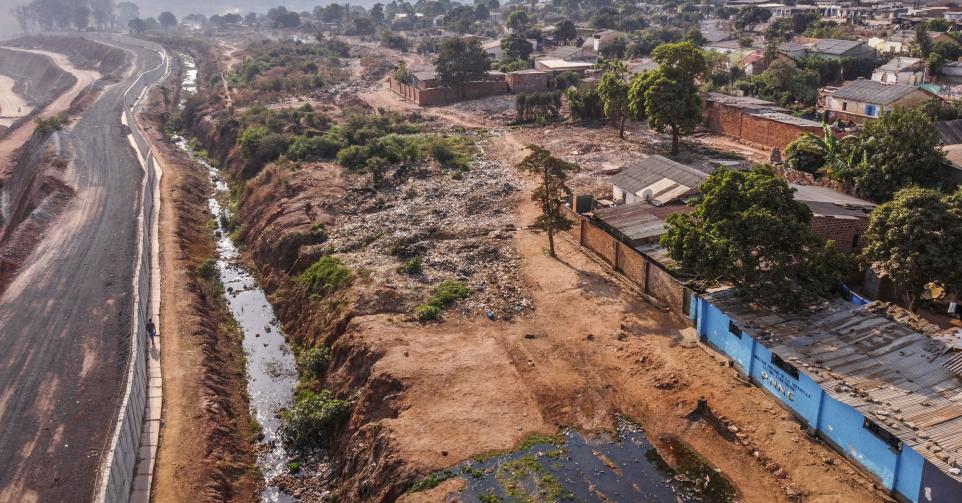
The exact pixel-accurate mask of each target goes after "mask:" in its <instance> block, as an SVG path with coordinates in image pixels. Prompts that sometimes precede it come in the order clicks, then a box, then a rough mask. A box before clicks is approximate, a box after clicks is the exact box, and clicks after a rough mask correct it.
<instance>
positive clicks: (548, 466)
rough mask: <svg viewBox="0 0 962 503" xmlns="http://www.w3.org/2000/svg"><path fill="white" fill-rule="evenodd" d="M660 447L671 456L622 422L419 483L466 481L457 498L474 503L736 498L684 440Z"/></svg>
mask: <svg viewBox="0 0 962 503" xmlns="http://www.w3.org/2000/svg"><path fill="white" fill-rule="evenodd" d="M659 447H660V448H661V451H662V452H665V453H666V457H662V455H661V454H659V451H658V450H656V449H655V447H654V446H653V445H652V443H651V441H650V440H649V439H648V437H647V436H646V435H645V432H644V431H643V430H642V429H641V428H640V427H639V426H637V425H635V424H634V423H631V422H628V421H620V422H619V425H618V429H617V431H616V432H615V433H614V434H609V433H601V434H598V435H589V436H586V435H582V434H581V433H579V432H577V431H573V430H566V431H565V432H564V433H562V434H561V435H559V436H558V437H544V438H534V439H529V440H528V441H526V442H525V444H524V445H523V447H522V448H521V449H520V450H518V451H516V452H512V453H509V454H502V455H498V456H494V457H489V458H476V459H474V460H472V461H469V462H466V463H464V464H462V465H459V466H457V467H455V468H453V469H451V470H446V471H443V472H439V473H437V474H434V475H432V476H429V477H427V478H426V479H424V480H422V481H420V482H419V484H421V485H422V486H425V488H429V487H430V486H432V485H435V482H437V481H442V480H444V479H447V478H450V477H462V478H464V479H465V481H466V484H465V488H464V491H463V492H462V493H461V494H460V495H459V499H458V501H464V502H476V503H494V502H508V501H531V502H567V501H571V502H577V501H582V502H591V501H608V502H623V503H692V502H704V503H730V502H736V501H738V497H737V491H736V490H735V488H734V486H733V485H732V484H731V482H729V481H728V480H727V479H726V478H725V477H724V476H722V475H721V474H720V473H718V472H717V471H716V470H715V469H713V468H711V467H710V466H709V465H707V463H705V462H704V460H702V459H701V457H700V456H698V455H697V454H696V453H694V451H692V450H691V449H690V448H688V447H687V446H686V445H685V444H684V443H682V442H681V441H679V440H677V439H674V438H671V437H666V438H664V439H660V440H659ZM666 458H667V459H666ZM415 490H417V489H415Z"/></svg>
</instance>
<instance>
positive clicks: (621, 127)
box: [598, 61, 629, 139]
mask: <svg viewBox="0 0 962 503" xmlns="http://www.w3.org/2000/svg"><path fill="white" fill-rule="evenodd" d="M627 74H628V67H627V66H626V65H625V64H624V63H623V62H621V61H615V62H609V63H608V71H606V72H605V73H604V75H602V76H601V82H599V83H598V95H599V96H600V97H601V103H602V105H603V106H604V109H605V116H606V117H608V120H609V121H611V122H613V123H616V124H618V137H619V138H621V139H624V138H625V119H626V118H627V117H628V114H629V109H628V81H627V80H625V76H626V75H627Z"/></svg>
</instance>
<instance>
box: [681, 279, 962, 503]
mask: <svg viewBox="0 0 962 503" xmlns="http://www.w3.org/2000/svg"><path fill="white" fill-rule="evenodd" d="M689 313H690V318H691V320H693V321H694V324H695V327H696V328H697V330H698V334H699V337H700V338H701V339H702V341H704V342H705V343H707V344H708V345H709V346H711V347H713V348H714V349H716V350H717V351H719V352H720V353H722V354H723V355H725V356H726V357H728V358H730V359H731V360H732V362H733V364H734V367H735V368H736V369H737V370H738V372H739V373H741V374H742V375H744V376H745V377H746V378H748V379H749V380H750V381H751V382H752V383H753V384H755V385H756V386H758V387H760V388H762V389H764V390H765V391H766V392H767V393H768V394H769V395H770V396H771V397H773V398H774V399H775V400H777V401H778V402H779V403H780V404H781V405H782V406H783V407H785V408H786V409H788V410H789V411H791V412H792V414H793V415H794V416H795V417H797V418H798V419H799V420H800V421H802V422H803V423H804V424H805V425H806V426H807V427H808V429H809V431H811V432H813V433H814V434H815V435H817V436H818V437H819V438H821V439H822V440H824V441H825V442H826V443H828V444H829V445H830V446H832V447H833V448H834V449H835V450H837V451H838V452H839V453H840V454H842V455H844V456H845V457H846V458H848V459H849V460H850V461H851V462H852V463H854V464H855V465H856V466H858V467H859V468H860V469H861V470H862V471H863V472H865V473H866V474H867V475H869V476H870V477H871V478H873V479H874V480H876V481H877V482H878V483H879V484H880V485H881V486H882V487H884V488H885V489H886V490H887V491H889V492H890V493H891V494H892V495H894V496H895V497H896V499H898V500H900V501H909V502H912V503H921V502H925V503H956V502H959V501H962V484H959V483H958V482H957V481H955V480H954V479H952V478H951V477H949V476H948V475H946V474H945V473H943V472H942V471H941V470H939V469H938V467H936V466H935V465H933V464H932V463H930V462H928V461H927V460H925V458H923V457H922V456H921V455H920V454H919V453H918V452H916V451H915V450H913V449H912V447H910V446H908V445H904V444H903V445H902V446H901V448H900V449H896V448H893V446H892V445H890V444H888V443H886V442H885V441H884V440H882V439H881V438H879V437H878V436H877V435H875V434H874V433H873V432H871V431H870V430H869V429H867V428H866V419H868V420H869V421H873V418H866V417H865V416H864V415H863V414H862V413H861V412H859V411H858V410H856V409H854V408H853V407H851V406H849V405H847V404H845V403H843V402H841V401H839V400H836V399H835V398H833V397H832V396H831V395H830V394H829V393H828V392H826V391H825V390H824V389H822V387H821V386H820V385H819V384H818V383H817V382H816V381H815V380H813V379H812V378H810V377H809V376H808V375H806V374H805V372H804V370H803V369H799V372H798V377H795V376H793V375H791V374H789V373H787V372H785V371H784V370H783V369H782V368H780V367H779V366H777V365H775V364H773V360H774V358H773V353H772V351H771V350H769V349H768V348H767V347H766V346H765V345H764V344H763V343H762V342H760V340H758V339H756V338H755V337H754V336H753V334H751V333H750V332H747V331H745V330H744V327H738V325H737V324H735V323H734V322H733V320H732V319H731V318H730V317H729V316H728V315H727V314H726V313H725V312H723V311H722V310H720V309H719V308H717V307H716V306H715V305H713V304H712V303H711V302H710V301H709V300H707V299H705V298H702V297H699V296H697V295H693V296H692V298H691V305H690V308H689Z"/></svg>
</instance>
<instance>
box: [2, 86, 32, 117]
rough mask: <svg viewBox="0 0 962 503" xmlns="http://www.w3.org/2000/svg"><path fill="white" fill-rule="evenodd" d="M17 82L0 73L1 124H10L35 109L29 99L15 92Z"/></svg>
mask: <svg viewBox="0 0 962 503" xmlns="http://www.w3.org/2000/svg"><path fill="white" fill-rule="evenodd" d="M15 83H16V82H15V81H14V80H13V79H12V78H10V77H7V76H6V75H0V126H9V125H11V124H13V123H14V122H15V121H16V120H17V119H19V118H20V117H23V116H24V115H27V114H29V113H30V111H31V110H33V107H31V106H30V104H28V103H27V100H25V99H24V98H23V97H22V96H20V95H19V94H17V93H15V92H13V85H14V84H15Z"/></svg>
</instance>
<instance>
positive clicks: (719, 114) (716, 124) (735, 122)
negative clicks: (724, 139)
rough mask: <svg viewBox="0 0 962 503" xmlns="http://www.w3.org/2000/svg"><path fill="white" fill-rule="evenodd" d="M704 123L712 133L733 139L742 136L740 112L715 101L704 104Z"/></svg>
mask: <svg viewBox="0 0 962 503" xmlns="http://www.w3.org/2000/svg"><path fill="white" fill-rule="evenodd" d="M705 122H706V124H707V126H708V129H710V130H711V131H712V132H714V133H717V134H723V135H726V136H731V137H734V138H741V136H742V112H741V110H739V109H738V108H735V107H730V106H728V105H723V104H721V103H718V102H716V101H706V102H705Z"/></svg>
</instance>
